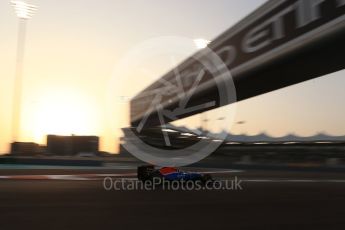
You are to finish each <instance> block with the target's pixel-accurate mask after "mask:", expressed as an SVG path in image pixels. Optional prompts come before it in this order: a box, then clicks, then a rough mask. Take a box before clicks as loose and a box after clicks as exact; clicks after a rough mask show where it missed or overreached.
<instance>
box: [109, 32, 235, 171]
mask: <svg viewBox="0 0 345 230" xmlns="http://www.w3.org/2000/svg"><path fill="white" fill-rule="evenodd" d="M195 51H196V48H195V44H194V41H193V39H190V38H185V37H176V36H165V37H158V38H152V39H149V40H146V41H145V42H142V43H140V44H138V45H137V46H135V47H134V48H133V49H131V50H130V52H128V53H127V54H126V56H125V57H124V58H122V59H121V61H120V62H119V64H118V65H117V67H116V69H115V71H114V75H113V78H112V80H111V82H110V84H109V98H108V99H109V103H110V104H109V105H108V106H116V105H115V104H119V103H122V104H123V105H122V106H121V108H120V109H118V111H119V110H126V111H127V112H126V113H125V115H122V116H123V117H122V118H123V119H128V117H129V116H130V113H129V112H128V104H127V103H128V102H129V100H131V99H133V96H135V95H136V94H138V93H139V92H140V91H142V90H144V89H145V87H147V86H148V85H150V84H151V83H153V82H157V81H158V82H159V83H160V85H161V87H158V88H153V89H152V90H150V89H149V90H145V92H144V93H140V94H138V95H136V96H135V100H136V101H139V102H140V101H141V100H142V101H143V103H142V104H143V105H149V106H147V107H144V108H145V110H146V111H145V113H144V115H143V116H142V118H141V119H140V121H139V122H138V125H137V126H136V127H127V128H123V129H122V131H123V133H124V137H123V143H122V146H123V147H124V148H125V149H126V150H127V151H128V152H129V153H131V154H132V155H134V156H135V157H137V158H138V159H140V160H143V161H145V162H147V163H150V164H153V165H157V166H175V167H179V166H185V165H189V164H192V163H195V162H198V161H200V160H202V159H204V158H205V157H207V156H208V155H210V154H211V153H212V152H214V151H215V150H216V149H217V148H218V147H219V146H220V145H221V144H222V142H223V141H224V140H225V138H226V136H227V132H226V131H223V132H218V133H213V132H209V131H205V130H202V131H200V130H191V131H190V132H187V131H184V133H183V132H182V131H180V132H178V131H176V130H181V129H179V127H176V126H174V125H171V124H167V120H175V119H178V118H179V117H181V116H183V114H190V113H193V112H196V113H197V112H198V111H201V110H203V111H204V110H208V109H212V108H215V107H217V106H219V105H226V104H228V103H229V102H235V101H236V90H235V86H234V83H233V79H232V76H231V74H230V71H229V70H228V69H227V67H226V64H225V63H224V61H223V60H222V59H221V58H220V57H219V55H218V54H217V53H216V52H214V51H213V50H211V49H210V48H208V47H205V48H203V49H202V50H201V51H199V52H198V53H197V54H196V55H193V56H192V59H193V61H194V62H193V63H197V65H195V66H193V68H192V70H191V69H190V68H186V69H181V70H180V69H179V68H178V67H179V65H178V64H179V63H177V61H178V60H183V59H185V58H187V57H189V56H190V54H192V53H195ZM165 60H168V61H166V62H165ZM169 61H170V65H169V64H167V63H169ZM150 68H152V69H153V70H152V69H150ZM160 68H161V69H160ZM167 68H168V69H169V68H170V69H171V68H172V69H173V70H172V72H171V73H173V75H174V77H173V81H167V80H166V79H164V78H161V76H162V75H164V72H159V71H160V70H162V71H166V69H167ZM148 76H152V78H150V77H148ZM210 76H211V78H210ZM206 77H207V78H206ZM147 79H150V81H147ZM143 82H145V83H146V84H143ZM210 84H215V85H216V87H217V89H218V93H217V97H218V98H217V100H212V98H210V100H209V101H207V100H200V101H203V102H201V103H200V104H196V105H194V104H195V102H194V103H193V105H190V104H189V100H190V99H191V97H192V96H193V95H194V94H196V93H200V92H203V90H205V89H207V87H209V85H210ZM186 85H188V87H185V86H186ZM145 97H146V98H145ZM147 97H148V98H149V99H150V102H151V103H148V104H147ZM167 97H168V98H170V99H169V100H168V103H170V102H171V101H174V102H175V104H176V106H175V107H174V108H173V109H168V108H167V106H166V103H167V101H166V100H165V99H164V98H167ZM204 99H205V98H204ZM114 100H116V101H114ZM205 101H206V102H205ZM144 102H145V103H144ZM122 112H123V111H122ZM221 112H222V118H221V119H217V126H218V127H224V130H227V129H228V128H230V127H231V126H232V124H233V120H234V116H235V112H236V106H235V105H232V106H225V107H223V108H222V110H221ZM151 113H155V114H157V123H158V124H160V125H159V126H157V127H156V129H161V130H160V131H162V138H161V141H162V142H164V143H163V144H164V146H165V147H163V148H161V147H157V146H156V145H151V144H148V143H147V141H145V140H144V139H145V138H144V139H143V137H142V136H143V135H142V132H143V130H145V127H146V126H145V125H146V124H145V123H146V122H147V118H148V116H149V114H151ZM112 114H113V115H114V116H115V115H116V114H115V113H112ZM120 116H121V115H120ZM125 117H127V118H125ZM114 119H116V118H115V117H114ZM127 124H128V123H127ZM169 130H170V131H173V132H177V133H178V134H179V135H182V134H184V136H183V137H182V136H181V137H179V136H178V137H176V136H175V137H174V138H186V135H187V134H188V135H189V136H193V139H194V141H193V142H192V143H193V144H191V145H188V146H185V147H183V148H174V146H173V145H172V143H171V140H170V138H171V137H170V135H169V132H168V131H169ZM183 130H185V129H183ZM195 140H198V141H196V142H195Z"/></svg>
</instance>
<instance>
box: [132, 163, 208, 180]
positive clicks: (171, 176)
mask: <svg viewBox="0 0 345 230" xmlns="http://www.w3.org/2000/svg"><path fill="white" fill-rule="evenodd" d="M137 176H138V179H139V180H140V181H147V180H151V181H153V180H154V179H155V178H159V179H164V180H165V181H195V182H196V181H200V182H202V183H203V184H206V183H208V182H212V181H213V179H212V177H211V175H209V174H202V173H197V172H183V171H180V170H179V169H177V168H174V167H163V168H159V169H156V168H155V167H154V166H152V165H147V166H139V167H138V170H137Z"/></svg>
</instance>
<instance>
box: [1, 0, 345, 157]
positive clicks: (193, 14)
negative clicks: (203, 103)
mask: <svg viewBox="0 0 345 230" xmlns="http://www.w3.org/2000/svg"><path fill="white" fill-rule="evenodd" d="M28 2H30V3H33V4H36V5H37V6H39V9H38V11H37V13H36V15H35V16H34V17H33V18H32V19H31V20H29V21H28V28H27V39H26V52H25V61H24V74H23V77H24V83H23V99H22V126H21V137H20V140H21V141H34V142H38V143H42V144H43V143H45V135H46V134H61V135H70V134H80V135H99V136H100V137H101V138H102V141H101V149H102V150H106V151H110V152H115V151H116V145H117V142H116V141H117V138H118V137H119V136H120V135H121V132H120V130H119V127H124V126H126V125H127V120H128V118H127V117H128V113H127V111H124V110H125V109H126V107H127V105H126V101H127V99H128V97H131V96H133V94H134V93H135V92H138V91H139V90H140V89H143V88H144V87H145V86H146V85H148V84H150V83H151V82H152V81H153V80H154V79H155V78H158V77H160V76H161V74H163V73H164V72H166V71H168V70H169V68H171V66H169V65H168V64H166V63H164V62H163V61H162V62H160V61H153V60H152V61H151V63H147V68H148V70H147V71H148V73H147V74H144V73H143V74H142V75H140V76H138V75H135V74H134V72H136V71H135V70H134V71H133V74H132V76H131V77H129V78H126V79H125V80H124V77H123V76H118V75H117V73H119V72H118V71H117V68H118V66H119V63H121V62H122V60H123V59H124V58H125V57H128V53H129V52H131V51H132V50H133V49H134V48H135V47H138V46H140V44H143V43H144V42H145V41H147V40H150V39H153V38H159V37H163V36H178V37H186V38H190V39H194V38H205V39H208V40H212V39H214V38H215V37H216V36H218V35H219V34H220V33H222V32H224V31H225V30H226V29H227V28H229V27H230V26H231V25H233V24H235V23H236V22H237V21H238V20H240V19H241V18H243V17H244V16H246V15H247V14H248V13H250V12H251V11H253V10H254V9H255V8H257V7H258V6H259V5H261V4H262V3H263V2H265V1H263V0H245V1H244V0H243V1H229V0H215V1H211V0H187V1H186V0H170V1H165V0H59V1H56V0H32V1H28ZM17 26H18V19H17V18H16V16H15V13H14V10H13V8H12V6H11V5H10V4H9V0H1V1H0V33H1V42H0V50H1V52H0V63H1V69H0V76H1V84H0V130H1V132H0V153H6V152H7V151H8V148H9V143H10V142H11V121H12V120H11V118H12V96H13V86H14V76H15V63H16V45H17ZM195 51H196V48H195V50H188V51H186V54H188V55H189V54H192V53H193V52H195ZM188 55H187V56H188ZM183 58H184V57H183V55H182V56H180V57H176V59H177V61H181V60H182V59H183ZM330 58H331V57H330ZM148 60H150V59H148ZM149 74H151V75H153V76H151V77H148V76H147V75H149ZM344 75H345V72H344V71H340V72H337V73H334V74H330V75H328V76H324V77H321V78H317V79H314V80H311V81H308V82H304V83H302V84H299V85H295V86H291V87H287V88H284V89H282V90H279V91H275V92H272V93H268V94H265V95H262V96H259V97H256V98H252V99H249V100H246V101H243V102H240V103H238V104H237V106H236V107H237V109H236V117H235V120H237V121H242V120H243V121H246V122H245V123H244V124H242V125H234V126H233V127H232V129H231V130H230V131H231V132H233V133H237V134H239V133H247V134H256V133H259V132H266V133H267V134H269V135H273V136H282V135H286V134H288V133H294V134H297V135H301V136H306V135H314V134H316V133H318V132H326V133H328V134H331V135H345V119H344V118H345V108H344V99H345V90H344V86H345V76H344ZM224 112H226V110H225V109H220V110H218V111H216V113H218V114H219V116H222V113H224ZM213 113H215V112H213ZM209 116H211V115H209ZM195 122H199V120H198V119H195ZM229 126H230V125H229ZM224 128H225V129H228V127H224Z"/></svg>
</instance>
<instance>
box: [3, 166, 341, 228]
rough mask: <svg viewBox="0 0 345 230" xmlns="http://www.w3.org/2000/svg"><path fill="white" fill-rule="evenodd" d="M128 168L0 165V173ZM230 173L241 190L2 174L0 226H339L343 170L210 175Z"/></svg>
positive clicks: (94, 171)
mask: <svg viewBox="0 0 345 230" xmlns="http://www.w3.org/2000/svg"><path fill="white" fill-rule="evenodd" d="M132 172H133V170H61V169H60V170H0V173H1V175H16V174H30V175H33V174H37V175H41V174H54V175H62V174H83V175H86V174H92V173H97V174H100V173H120V174H121V173H132ZM127 175H130V174H127ZM235 176H237V177H238V179H242V180H244V182H243V183H242V184H241V185H242V187H243V190H236V191H234V190H228V191H204V190H202V191H166V190H162V189H157V190H155V191H114V190H111V191H106V190H105V189H104V188H103V180H102V178H101V177H99V178H97V179H95V180H85V181H80V180H37V179H35V180H31V179H28V178H26V179H20V178H17V179H1V180H0V229H1V230H7V229H59V230H60V229H265V230H267V229H313V230H316V229H327V230H330V229H345V218H344V217H345V175H344V174H340V173H315V172H282V171H280V172H276V171H244V172H228V173H219V174H216V175H215V177H216V178H219V179H226V178H228V179H233V178H234V177H235ZM120 177H121V176H120ZM120 177H117V178H120Z"/></svg>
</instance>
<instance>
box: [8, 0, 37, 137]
mask: <svg viewBox="0 0 345 230" xmlns="http://www.w3.org/2000/svg"><path fill="white" fill-rule="evenodd" d="M11 5H12V6H13V7H14V10H15V13H16V15H17V17H18V18H19V25H18V41H17V42H18V43H17V62H16V73H15V81H14V92H13V102H12V103H13V105H12V106H13V113H12V142H15V141H17V140H18V138H19V137H20V120H21V99H22V81H23V61H24V48H25V31H26V22H27V20H28V19H30V18H31V17H32V16H33V15H34V13H35V11H36V10H37V7H36V6H34V5H31V4H28V3H26V2H25V1H19V0H18V1H15V0H13V1H11Z"/></svg>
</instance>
